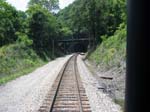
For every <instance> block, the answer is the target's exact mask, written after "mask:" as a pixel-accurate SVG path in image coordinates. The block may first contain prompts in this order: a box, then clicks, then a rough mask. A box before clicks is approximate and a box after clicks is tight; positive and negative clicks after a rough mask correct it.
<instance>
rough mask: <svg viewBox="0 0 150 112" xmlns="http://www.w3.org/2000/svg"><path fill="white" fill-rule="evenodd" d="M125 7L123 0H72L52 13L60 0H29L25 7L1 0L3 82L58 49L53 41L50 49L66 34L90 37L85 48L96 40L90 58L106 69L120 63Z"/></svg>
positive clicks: (60, 52) (0, 50) (124, 28)
mask: <svg viewBox="0 0 150 112" xmlns="http://www.w3.org/2000/svg"><path fill="white" fill-rule="evenodd" d="M125 7H126V6H125V0H75V1H74V2H73V3H72V4H70V5H69V6H68V7H66V8H65V9H63V10H60V11H59V12H58V13H57V14H56V13H54V10H58V9H59V1H58V0H30V1H29V4H28V10H27V11H26V12H23V11H18V10H16V9H15V7H13V6H11V5H10V4H8V3H7V2H6V0H0V20H1V21H0V62H1V63H0V80H2V81H1V82H5V81H4V78H6V77H7V76H12V74H16V73H18V72H23V70H25V71H26V70H28V69H29V68H32V67H33V68H34V67H36V66H38V65H40V64H42V63H43V62H44V61H47V60H51V59H53V58H54V57H56V56H59V55H60V54H62V51H61V50H60V49H59V46H58V45H57V44H55V51H56V52H54V54H53V42H54V40H59V39H64V38H90V39H92V40H93V41H90V42H89V46H88V48H95V47H96V46H97V45H99V47H98V48H97V49H96V51H95V52H94V53H92V54H91V56H90V57H89V58H90V59H91V60H93V61H94V62H96V63H97V64H98V65H100V66H102V67H105V68H106V69H109V68H111V67H112V66H120V62H121V61H122V60H125V36H126V31H125V30H126V27H125V20H126V13H125V9H126V8H125ZM121 23H122V24H121ZM120 24H121V25H120ZM119 25H120V26H119ZM100 44H101V45H100ZM62 46H63V45H62ZM63 50H64V49H63ZM6 79H7V78H6Z"/></svg>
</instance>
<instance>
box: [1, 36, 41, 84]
mask: <svg viewBox="0 0 150 112" xmlns="http://www.w3.org/2000/svg"><path fill="white" fill-rule="evenodd" d="M22 39H23V40H22ZM24 39H25V40H24ZM18 41H19V40H18ZM21 41H22V42H21V43H16V44H11V45H7V46H3V47H1V48H0V84H1V83H4V82H7V81H9V80H11V79H14V78H16V77H18V76H20V74H21V75H24V73H25V71H28V70H31V69H33V68H35V67H37V66H39V65H41V64H42V63H43V61H42V60H41V59H40V58H39V57H38V56H37V54H36V53H35V52H34V51H33V50H32V49H31V48H30V47H28V46H25V45H27V44H28V45H30V44H29V43H31V42H29V40H28V39H27V38H26V37H22V38H21ZM16 74H17V75H16Z"/></svg>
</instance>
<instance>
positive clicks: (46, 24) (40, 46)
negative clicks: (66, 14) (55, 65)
mask: <svg viewBox="0 0 150 112" xmlns="http://www.w3.org/2000/svg"><path fill="white" fill-rule="evenodd" d="M41 1H42V0H41ZM44 1H45V0H44ZM45 2H46V3H50V4H49V5H46V4H45ZM45 2H41V4H39V2H38V3H37V2H36V1H34V0H31V1H30V3H29V8H28V10H27V11H26V12H22V11H18V10H16V9H15V7H13V6H11V5H10V4H8V3H7V2H6V1H5V0H0V20H1V21H0V84H2V83H6V82H8V81H9V80H12V79H15V78H17V77H19V76H21V75H24V74H26V73H28V72H31V71H32V70H33V69H35V68H36V67H38V66H40V65H42V64H44V63H45V62H47V61H49V60H51V59H53V58H54V57H55V56H56V55H57V56H58V55H60V53H55V54H56V55H55V54H52V40H54V39H56V38H58V32H59V27H58V24H57V21H56V18H55V16H54V14H53V13H52V10H53V9H57V8H58V1H57V0H50V1H48V0H46V1H45Z"/></svg>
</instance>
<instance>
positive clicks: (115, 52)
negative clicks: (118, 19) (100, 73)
mask: <svg viewBox="0 0 150 112" xmlns="http://www.w3.org/2000/svg"><path fill="white" fill-rule="evenodd" d="M101 38H102V39H103V42H102V44H101V45H99V46H98V47H97V49H96V50H95V51H94V52H93V53H92V54H91V55H90V56H89V59H90V60H92V61H93V62H95V63H96V64H97V65H99V66H100V68H101V69H103V70H109V69H110V68H112V67H117V68H119V67H121V66H122V63H123V62H125V60H126V25H125V24H124V23H123V24H120V26H119V28H118V30H116V32H115V33H114V35H113V36H110V37H108V36H106V35H104V36H102V37H101Z"/></svg>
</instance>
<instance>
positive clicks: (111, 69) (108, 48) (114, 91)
mask: <svg viewBox="0 0 150 112" xmlns="http://www.w3.org/2000/svg"><path fill="white" fill-rule="evenodd" d="M102 38H103V42H102V44H100V45H99V46H98V47H97V49H96V50H95V51H94V52H92V53H91V54H90V55H89V57H88V61H86V63H87V65H89V68H90V70H91V72H93V74H95V76H96V79H97V80H99V82H100V85H102V86H104V87H105V93H106V94H108V95H109V96H110V97H111V98H112V99H114V101H115V102H116V103H118V104H119V105H121V106H122V108H124V97H125V77H126V76H125V73H126V26H125V24H121V25H120V26H119V28H118V30H116V32H115V33H114V35H113V36H110V37H107V36H103V37H102ZM122 110H123V109H122Z"/></svg>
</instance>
